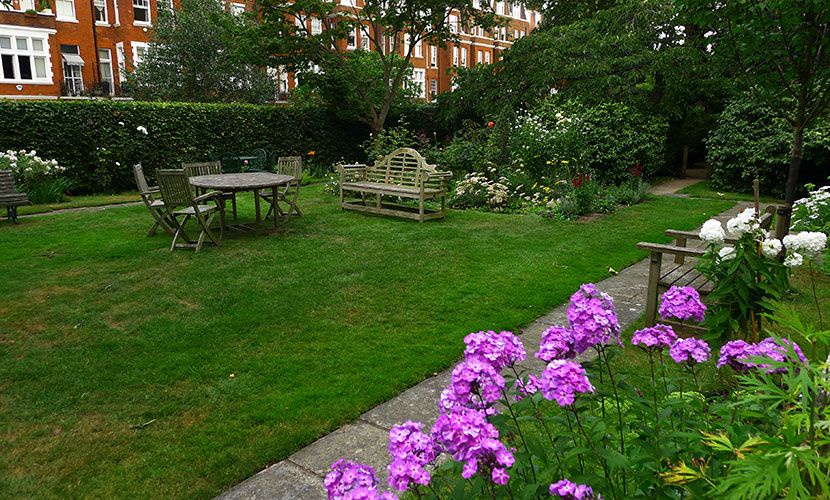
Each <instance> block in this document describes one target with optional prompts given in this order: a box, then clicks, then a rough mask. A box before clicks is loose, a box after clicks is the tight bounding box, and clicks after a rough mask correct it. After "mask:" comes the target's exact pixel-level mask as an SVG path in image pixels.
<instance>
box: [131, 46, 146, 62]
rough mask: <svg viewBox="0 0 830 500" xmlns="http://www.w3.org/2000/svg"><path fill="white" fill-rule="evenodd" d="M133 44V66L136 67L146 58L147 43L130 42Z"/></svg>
mask: <svg viewBox="0 0 830 500" xmlns="http://www.w3.org/2000/svg"><path fill="white" fill-rule="evenodd" d="M132 45H133V68H137V67H138V66H140V65H141V63H142V62H144V60H145V59H146V58H147V44H146V43H141V42H132Z"/></svg>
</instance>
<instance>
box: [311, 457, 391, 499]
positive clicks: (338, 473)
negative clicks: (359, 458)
mask: <svg viewBox="0 0 830 500" xmlns="http://www.w3.org/2000/svg"><path fill="white" fill-rule="evenodd" d="M323 484H324V485H325V487H326V493H327V494H328V498H329V500H358V499H361V500H362V499H366V500H392V499H396V498H397V497H396V496H395V495H394V494H393V493H389V492H385V493H380V492H379V491H378V487H377V477H376V476H375V470H374V469H373V468H371V467H369V466H368V465H363V464H359V463H356V462H352V461H349V460H346V459H343V458H341V459H340V460H338V461H336V462H334V463H333V464H331V468H330V471H329V473H328V474H326V478H325V480H324V481H323Z"/></svg>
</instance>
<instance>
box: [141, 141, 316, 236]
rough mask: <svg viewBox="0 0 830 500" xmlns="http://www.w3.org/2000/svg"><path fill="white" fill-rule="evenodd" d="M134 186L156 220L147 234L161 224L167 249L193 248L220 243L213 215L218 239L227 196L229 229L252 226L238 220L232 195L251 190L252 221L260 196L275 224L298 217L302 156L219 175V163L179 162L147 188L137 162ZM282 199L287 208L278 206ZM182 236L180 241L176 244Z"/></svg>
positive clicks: (221, 233)
mask: <svg viewBox="0 0 830 500" xmlns="http://www.w3.org/2000/svg"><path fill="white" fill-rule="evenodd" d="M133 174H134V176H135V181H136V185H137V186H138V190H139V192H140V194H141V199H142V201H143V202H144V205H145V206H146V207H147V209H148V210H149V212H150V214H151V215H152V217H153V219H154V221H155V222H154V224H153V226H152V227H151V228H150V231H149V232H148V233H147V236H153V235H154V234H155V233H156V231H157V230H158V228H159V227H161V228H162V229H163V230H164V231H165V232H167V233H168V234H171V235H173V243H172V244H171V246H170V250H171V251H172V250H174V249H176V248H193V249H195V250H196V251H199V250H200V249H201V248H202V245H203V244H204V243H206V242H207V243H212V244H215V245H218V244H219V238H217V237H216V235H215V234H214V231H213V230H212V229H211V224H212V223H213V221H214V218H215V217H216V215H217V214H218V215H219V222H220V223H219V231H220V238H221V237H222V236H223V235H224V231H225V202H226V201H228V200H230V201H231V206H232V211H233V218H234V223H235V225H234V226H233V228H235V229H241V230H250V229H251V228H250V227H249V226H247V225H243V224H237V205H236V194H237V193H238V192H241V191H252V192H253V193H254V202H255V206H256V221H257V222H261V221H262V215H261V211H260V200H265V202H266V203H268V204H269V205H270V208H269V210H268V213H267V215H266V218H269V217H271V216H272V214H273V220H274V227H275V228H276V227H278V226H279V223H280V220H282V219H283V218H284V219H285V220H286V221H287V220H288V219H289V218H290V216H291V215H292V214H293V215H298V216H299V215H302V213H301V212H300V209H299V207H298V206H297V198H298V196H299V190H300V182H301V180H302V158H300V157H289V158H282V159H280V161H279V162H278V166H277V172H276V173H272V172H242V173H234V174H223V173H222V165H221V163H220V162H216V161H213V162H201V163H183V164H182V169H164V170H158V172H157V174H158V175H157V177H158V181H159V185H158V186H152V187H151V186H149V185H148V183H147V180H146V178H145V176H144V170H143V168H142V166H141V164H138V165H135V166H134V167H133ZM281 203H284V204H285V205H286V209H283V208H282V207H281V206H280V204H281ZM190 220H195V221H196V222H198V224H199V227H200V233H199V236H198V237H197V238H196V239H193V238H191V237H190V235H189V234H188V233H187V231H186V230H185V226H186V224H187V222H188V221H190ZM180 240H182V242H180Z"/></svg>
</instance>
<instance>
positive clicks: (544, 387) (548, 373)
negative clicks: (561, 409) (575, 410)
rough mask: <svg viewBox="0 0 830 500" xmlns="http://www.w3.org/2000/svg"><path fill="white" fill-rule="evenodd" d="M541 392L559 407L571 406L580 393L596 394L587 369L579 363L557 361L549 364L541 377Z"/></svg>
mask: <svg viewBox="0 0 830 500" xmlns="http://www.w3.org/2000/svg"><path fill="white" fill-rule="evenodd" d="M538 384H539V391H540V392H541V393H542V397H544V398H545V399H547V400H549V401H553V400H554V399H555V400H556V402H557V403H559V406H570V405H572V404H573V402H574V398H575V397H576V393H578V392H594V386H592V385H591V381H590V380H588V376H587V375H586V374H585V369H584V368H583V367H582V365H580V364H579V363H574V362H572V361H565V360H563V359H555V360H553V361H551V362H550V363H548V366H547V367H546V368H545V369H544V371H543V372H542V374H541V375H540V376H539V382H538Z"/></svg>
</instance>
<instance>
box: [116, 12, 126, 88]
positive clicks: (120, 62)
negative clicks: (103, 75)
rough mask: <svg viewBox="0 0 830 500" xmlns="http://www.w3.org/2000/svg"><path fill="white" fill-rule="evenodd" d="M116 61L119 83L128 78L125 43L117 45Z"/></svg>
mask: <svg viewBox="0 0 830 500" xmlns="http://www.w3.org/2000/svg"><path fill="white" fill-rule="evenodd" d="M117 3H118V2H116V4H117ZM115 61H116V65H117V66H118V81H119V82H120V81H122V80H124V78H126V77H127V56H126V55H125V53H124V42H118V43H116V44H115Z"/></svg>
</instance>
